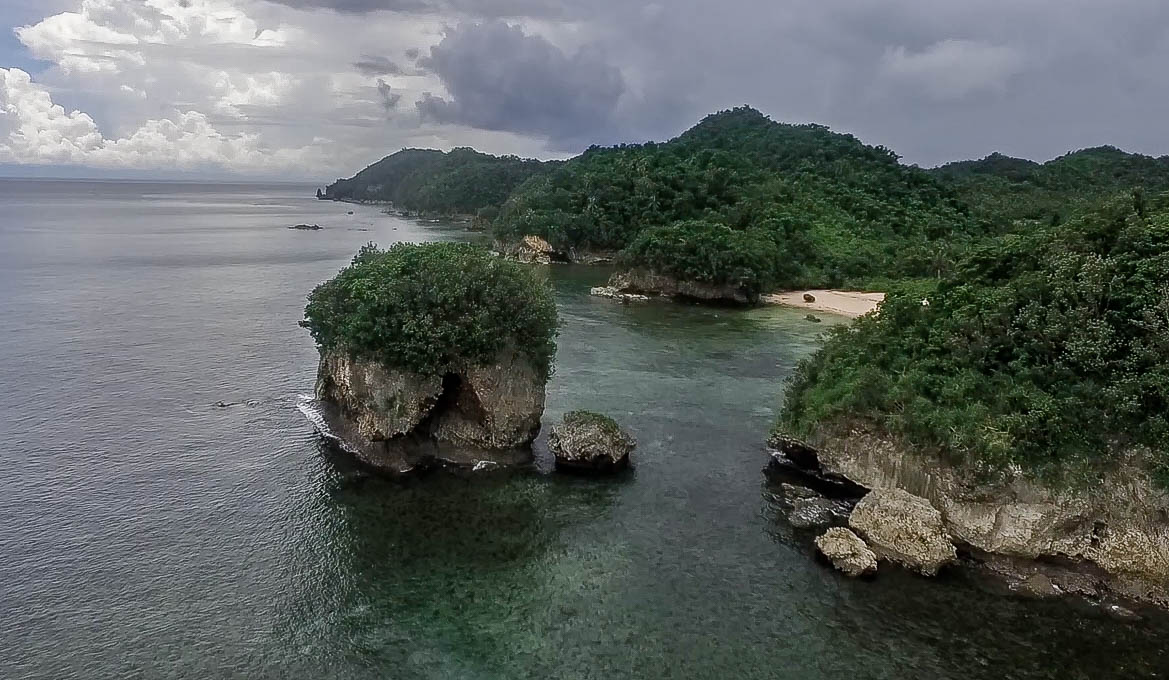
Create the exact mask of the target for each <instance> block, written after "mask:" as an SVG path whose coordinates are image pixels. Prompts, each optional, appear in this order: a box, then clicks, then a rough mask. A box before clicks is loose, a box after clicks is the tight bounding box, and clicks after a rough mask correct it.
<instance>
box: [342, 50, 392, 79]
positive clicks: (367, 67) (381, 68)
mask: <svg viewBox="0 0 1169 680" xmlns="http://www.w3.org/2000/svg"><path fill="white" fill-rule="evenodd" d="M353 68H355V69H357V70H358V71H361V72H362V73H364V74H366V75H369V76H398V75H402V67H400V66H398V65H397V64H395V63H394V62H392V61H390V60H389V59H387V58H386V57H379V56H372V55H368V54H365V55H362V57H361V59H360V60H358V61H355V62H353Z"/></svg>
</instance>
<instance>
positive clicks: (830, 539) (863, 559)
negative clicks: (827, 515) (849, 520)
mask: <svg viewBox="0 0 1169 680" xmlns="http://www.w3.org/2000/svg"><path fill="white" fill-rule="evenodd" d="M816 548H818V549H819V550H820V552H821V553H823V554H824V556H825V557H827V558H828V560H829V561H830V562H832V566H834V567H836V568H837V569H839V570H840V571H843V572H844V573H846V574H848V575H849V576H854V577H855V576H865V575H867V574H872V573H875V572H876V571H877V554H876V553H874V552H873V551H872V550H869V546H867V545H865V542H864V541H863V540H861V538H860V537H859V536H857V535H856V534H854V533H853V532H851V531H849V530H848V529H845V528H844V527H832V528H831V529H829V530H828V531H826V532H824V535H823V536H820V537H819V538H817V539H816Z"/></svg>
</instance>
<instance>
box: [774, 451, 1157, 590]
mask: <svg viewBox="0 0 1169 680" xmlns="http://www.w3.org/2000/svg"><path fill="white" fill-rule="evenodd" d="M770 443H771V445H772V446H773V447H775V448H778V449H780V452H786V454H785V455H784V454H781V453H780V452H777V453H776V454H774V457H773V461H772V467H775V466H776V458H779V459H780V460H781V461H788V462H790V461H794V460H796V459H798V460H799V462H800V463H801V465H798V466H794V467H799V468H801V469H802V470H803V471H804V473H805V474H809V475H812V476H814V477H815V478H817V479H820V478H823V477H826V476H833V477H835V478H841V479H848V480H851V482H853V483H855V485H859V486H863V487H867V488H870V489H894V488H897V489H904V490H905V491H907V492H909V493H911V494H915V495H918V496H921V497H923V498H926V499H928V501H929V503H930V504H931V505H932V506H933V507H935V508H937V509H938V510H940V511H941V514H942V519H943V522H944V523H945V529H946V533H947V534H948V535H949V537H950V539H951V540H952V542H953V543H955V544H957V545H960V546H963V548H964V549H965V550H967V551H970V552H972V553H976V554H977V555H979V560H980V561H983V562H986V561H988V560H998V559H1000V558H1001V559H1005V560H1008V561H1014V562H1015V563H1017V564H1018V567H1015V568H1009V569H999V570H997V571H1002V572H1004V573H1011V574H1015V575H1016V576H1018V575H1021V578H1027V577H1028V576H1029V575H1030V574H1031V573H1033V570H1034V565H1035V562H1034V561H1035V560H1042V561H1047V560H1045V559H1044V558H1057V560H1059V561H1061V562H1065V563H1067V564H1070V565H1073V566H1072V568H1070V569H1068V570H1067V572H1068V573H1066V574H1060V575H1059V577H1058V578H1055V579H1054V581H1055V584H1056V585H1057V587H1059V588H1060V590H1062V591H1063V592H1065V593H1076V594H1083V595H1085V596H1088V597H1100V596H1102V593H1105V592H1111V593H1113V594H1116V595H1119V596H1121V597H1123V598H1130V599H1135V600H1139V601H1142V602H1148V603H1152V604H1157V605H1160V606H1163V607H1169V523H1167V522H1166V521H1165V518H1166V517H1169V492H1167V491H1166V490H1164V489H1163V488H1160V487H1158V486H1157V485H1156V484H1155V483H1154V482H1153V481H1152V480H1151V479H1150V478H1149V476H1148V473H1147V472H1146V471H1145V470H1144V468H1143V466H1142V463H1141V459H1140V457H1139V455H1137V454H1134V455H1133V456H1132V457H1131V458H1130V459H1126V460H1123V461H1121V462H1120V463H1118V464H1117V465H1115V466H1114V467H1113V468H1112V469H1110V470H1109V471H1108V472H1107V473H1105V474H1104V475H1102V477H1101V479H1100V481H1099V483H1098V484H1094V485H1093V486H1092V487H1090V488H1085V489H1079V488H1076V487H1074V486H1070V487H1063V488H1060V487H1059V486H1049V485H1045V484H1042V483H1040V482H1038V481H1036V480H1032V479H1029V478H1027V477H1026V476H1023V475H1018V474H1013V473H1009V472H1008V473H1003V474H1002V475H1001V476H1000V477H998V478H994V479H990V480H980V481H977V482H975V481H973V479H972V478H973V475H971V474H970V472H969V471H967V470H964V469H962V468H959V467H955V466H953V465H949V464H947V463H945V462H943V461H941V460H938V458H937V457H936V456H933V455H930V454H928V453H924V452H921V451H918V450H916V449H914V448H912V447H909V446H906V445H904V444H902V443H898V442H896V441H894V440H893V439H891V438H890V437H888V436H887V435H882V434H879V433H877V432H874V431H872V430H870V429H867V428H849V429H847V430H837V431H828V432H821V433H817V434H816V435H814V436H813V437H812V438H811V439H810V440H809V441H807V442H800V441H795V440H790V439H787V438H783V437H775V438H773V440H772V441H771V442H770ZM1138 453H1139V452H1138ZM793 457H794V458H793ZM789 467H792V466H789ZM769 469H770V468H769ZM784 469H786V468H784ZM878 552H880V551H878ZM1049 575H1050V574H1049ZM1077 575H1078V578H1077ZM1011 580H1016V579H1014V578H1012V579H1011Z"/></svg>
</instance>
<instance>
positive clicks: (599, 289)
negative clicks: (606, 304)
mask: <svg viewBox="0 0 1169 680" xmlns="http://www.w3.org/2000/svg"><path fill="white" fill-rule="evenodd" d="M589 295H595V296H597V297H603V298H609V299H610V300H616V301H617V302H645V301H646V300H648V299H649V296H648V295H639V294H637V293H622V292H621V291H620V290H618V289H616V288H614V287H613V286H594V287H593V288H590V289H589Z"/></svg>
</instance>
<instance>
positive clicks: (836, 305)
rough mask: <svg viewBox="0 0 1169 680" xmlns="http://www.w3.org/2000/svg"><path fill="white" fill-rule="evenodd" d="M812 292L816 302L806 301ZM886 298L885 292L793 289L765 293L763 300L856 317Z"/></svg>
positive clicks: (867, 311) (775, 303) (773, 303)
mask: <svg viewBox="0 0 1169 680" xmlns="http://www.w3.org/2000/svg"><path fill="white" fill-rule="evenodd" d="M805 294H810V295H811V296H812V297H814V298H815V299H816V300H815V302H805V301H804V295H805ZM884 299H885V294H884V293H860V292H856V291H849V290H793V291H788V292H786V293H773V294H771V295H764V296H763V298H762V300H763V302H765V303H767V304H771V305H784V306H786V307H796V308H799V309H807V310H809V311H816V312H824V313H826V314H839V315H840V316H847V317H849V318H856V317H858V316H861V315H862V314H868V313H869V312H871V311H873V310H874V309H876V308H877V305H879V304H881V301H882V300H884Z"/></svg>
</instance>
